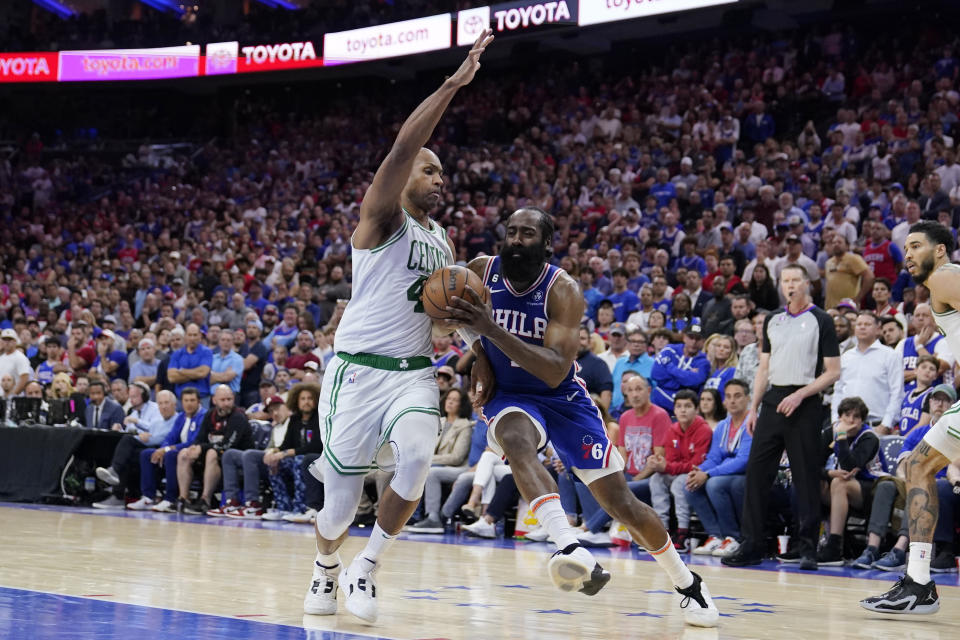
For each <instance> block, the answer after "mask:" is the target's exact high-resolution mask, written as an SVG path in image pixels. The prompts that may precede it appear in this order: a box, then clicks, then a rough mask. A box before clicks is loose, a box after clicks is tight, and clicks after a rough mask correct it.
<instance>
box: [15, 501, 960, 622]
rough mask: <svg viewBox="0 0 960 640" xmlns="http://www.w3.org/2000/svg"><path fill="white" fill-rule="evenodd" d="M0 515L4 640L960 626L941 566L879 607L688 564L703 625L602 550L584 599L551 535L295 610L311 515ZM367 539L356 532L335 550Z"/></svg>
mask: <svg viewBox="0 0 960 640" xmlns="http://www.w3.org/2000/svg"><path fill="white" fill-rule="evenodd" d="M0 522H2V529H0V638H4V639H5V640H27V639H29V640H41V639H46V638H98V639H100V638H113V637H117V638H133V639H135V640H153V638H177V639H180V638H205V639H206V638H216V639H219V638H224V639H225V638H228V637H229V638H231V639H232V640H243V639H244V638H258V639H281V638H282V639H284V640H286V639H287V638H309V639H311V640H321V639H323V640H359V639H361V638H369V637H386V638H399V639H415V638H449V639H450V640H466V639H468V638H469V639H475V638H498V639H500V638H503V639H506V638H537V639H542V638H551V639H552V638H598V639H604V640H608V639H609V640H615V639H640V638H651V639H667V638H690V639H698V638H704V639H706V638H717V639H719V638H761V639H766V638H770V639H774V638H776V639H778V640H781V639H782V640H788V639H793V638H796V639H804V640H806V639H809V638H822V639H829V640H839V639H845V638H871V639H877V640H887V639H889V640H905V639H906V640H909V639H918V640H939V639H943V640H947V639H951V640H955V639H956V638H960V588H958V587H957V586H956V585H957V584H958V578H957V576H956V575H955V574H953V575H948V576H941V577H940V578H938V580H940V583H941V585H942V586H941V587H940V596H941V604H942V608H941V611H940V613H939V614H937V615H935V616H931V617H926V618H922V619H917V618H910V619H902V618H881V617H877V616H874V615H872V614H870V613H868V612H866V611H863V610H862V609H860V608H859V607H858V606H857V601H858V600H859V599H860V598H862V597H864V596H865V595H870V594H875V593H879V592H880V591H882V590H885V589H886V588H887V586H888V585H889V584H891V582H892V579H894V578H895V577H894V576H884V575H882V574H879V572H870V573H868V575H870V576H872V578H873V579H863V578H851V577H846V576H847V575H849V574H850V572H849V571H846V570H833V571H831V570H830V569H826V568H825V569H822V570H821V571H820V572H818V573H816V574H812V575H811V574H800V573H797V572H790V571H774V570H762V569H761V570H757V569H729V568H725V567H720V566H719V565H718V564H717V563H716V561H715V560H713V559H706V560H705V561H704V563H705V564H702V565H698V567H697V568H696V570H697V571H698V572H699V573H700V574H701V575H702V576H703V577H704V579H705V580H706V581H707V583H708V584H709V585H710V588H711V590H712V592H713V594H714V596H715V597H718V600H717V604H718V606H720V608H721V612H722V613H723V614H724V617H723V618H722V622H721V626H720V628H719V629H717V630H697V629H693V628H689V627H685V626H684V625H683V621H682V618H681V616H680V609H679V597H678V596H677V595H676V594H674V593H672V590H671V586H670V584H669V583H668V581H667V579H666V578H665V576H664V575H663V574H662V573H661V572H660V571H659V570H658V569H657V566H656V564H655V563H653V562H650V561H647V560H645V559H644V558H645V557H646V556H644V555H643V554H638V553H636V552H631V551H611V552H607V551H600V552H599V553H598V556H599V557H600V559H601V562H603V564H604V565H605V566H606V567H607V568H609V569H610V571H611V572H612V573H613V580H612V581H611V583H610V584H609V585H608V586H607V587H606V588H605V589H604V590H603V591H602V592H601V593H600V594H599V595H597V596H596V597H594V598H587V597H586V596H582V595H579V594H573V595H568V594H562V593H560V592H559V591H556V590H555V589H554V588H553V587H552V585H551V584H550V582H549V579H548V578H547V576H546V573H545V563H546V560H547V557H548V555H549V552H550V551H552V547H551V546H549V545H547V544H543V543H541V544H530V543H527V544H524V543H517V544H516V545H514V544H513V542H512V541H498V542H495V543H492V544H491V543H489V542H487V541H477V540H471V539H460V540H457V539H451V538H452V536H451V537H444V538H442V540H445V541H449V542H455V544H448V543H445V542H431V541H429V540H437V539H439V538H435V537H429V536H418V537H416V538H419V539H410V538H407V539H403V540H399V541H398V542H397V543H396V544H395V545H394V547H393V548H392V549H391V553H390V556H389V558H388V560H387V561H386V562H385V563H384V565H383V567H382V568H381V570H380V573H379V590H380V591H381V593H382V600H381V615H380V621H379V622H378V623H377V625H375V626H367V625H364V624H361V623H359V621H357V620H356V619H354V618H353V617H352V616H350V615H349V614H347V613H346V612H345V611H344V610H343V605H342V599H341V612H342V613H341V614H340V615H338V616H330V617H317V616H304V615H303V613H302V611H301V603H302V598H303V593H304V589H305V588H306V586H307V583H308V579H309V576H310V566H311V561H312V558H313V554H314V549H315V547H314V542H313V534H312V528H311V527H307V526H302V525H291V524H284V525H272V524H271V525H264V524H261V523H242V522H235V521H228V522H223V521H213V520H211V519H204V518H189V517H179V516H175V515H165V514H164V515H161V514H148V515H140V514H125V515H124V514H121V515H120V517H116V516H114V515H105V514H102V513H93V512H90V511H88V510H81V509H38V508H20V507H17V506H14V505H7V506H0ZM212 525H215V526H212ZM364 542H365V539H364V538H362V537H358V536H352V537H350V538H349V539H348V540H347V542H346V543H345V544H344V547H343V556H344V558H345V559H346V560H349V559H350V558H351V557H352V555H353V554H354V553H355V552H357V551H358V550H359V549H361V548H362V546H363V544H364ZM697 562H699V559H697ZM772 566H773V565H767V568H769V567H772ZM858 575H859V574H858ZM878 577H880V578H882V579H876V578H878ZM948 585H952V586H948ZM51 594H56V595H51ZM63 596H77V597H72V598H65V597H63ZM341 598H342V594H341ZM116 603H122V604H116ZM131 605H132V606H131ZM184 612H186V613H184ZM201 614H202V615H201Z"/></svg>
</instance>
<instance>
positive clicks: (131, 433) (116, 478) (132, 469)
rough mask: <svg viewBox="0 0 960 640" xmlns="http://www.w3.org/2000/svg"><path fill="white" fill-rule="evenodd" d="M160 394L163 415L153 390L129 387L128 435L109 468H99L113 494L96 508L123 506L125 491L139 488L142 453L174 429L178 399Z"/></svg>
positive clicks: (142, 387) (121, 442) (118, 444)
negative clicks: (153, 395) (152, 396)
mask: <svg viewBox="0 0 960 640" xmlns="http://www.w3.org/2000/svg"><path fill="white" fill-rule="evenodd" d="M157 395H158V396H159V401H160V402H161V403H163V405H164V408H165V410H164V411H163V412H161V410H160V407H159V405H158V403H157V402H153V401H152V400H150V387H148V386H147V385H145V384H143V383H142V382H138V383H135V384H134V385H133V386H132V387H130V415H128V416H127V417H126V418H124V420H123V424H124V428H125V429H126V431H127V432H128V434H127V435H125V436H124V437H123V438H121V439H120V442H118V443H117V448H116V449H114V451H113V459H112V460H111V461H110V466H109V467H97V477H98V478H99V479H100V480H102V481H103V482H106V483H107V484H108V485H110V486H111V487H113V491H112V493H111V495H110V497H108V498H107V499H106V500H104V501H102V502H95V503H94V504H93V507H94V508H95V509H122V508H123V507H124V505H125V502H124V500H123V496H124V493H125V492H126V490H127V489H128V488H129V489H130V490H131V491H136V488H137V487H139V486H140V482H139V480H140V468H139V460H140V451H141V450H142V449H145V448H146V447H156V446H158V445H159V444H160V443H161V442H163V441H164V440H165V439H166V437H167V434H169V433H170V430H171V429H173V424H174V422H175V420H176V413H177V400H176V398H175V397H172V396H173V394H171V393H170V392H169V391H161V392H160V393H159V394H157Z"/></svg>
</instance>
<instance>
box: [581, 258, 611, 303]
mask: <svg viewBox="0 0 960 640" xmlns="http://www.w3.org/2000/svg"><path fill="white" fill-rule="evenodd" d="M587 266H588V267H589V269H590V270H591V271H593V286H595V287H596V288H597V290H598V291H600V293H602V294H603V295H604V297H606V296H608V295H610V293H611V292H612V291H613V282H612V281H611V280H610V278H608V277H607V276H606V275H604V272H603V258H601V257H600V256H593V257H592V258H590V261H589V262H588V263H587Z"/></svg>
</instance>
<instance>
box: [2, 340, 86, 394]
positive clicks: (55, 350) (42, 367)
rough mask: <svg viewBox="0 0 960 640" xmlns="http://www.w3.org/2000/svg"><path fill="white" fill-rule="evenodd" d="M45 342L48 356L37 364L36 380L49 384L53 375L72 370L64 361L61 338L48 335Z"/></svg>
mask: <svg viewBox="0 0 960 640" xmlns="http://www.w3.org/2000/svg"><path fill="white" fill-rule="evenodd" d="M43 344H44V345H45V346H46V348H47V358H46V360H44V361H43V362H41V363H40V364H39V365H38V366H37V372H36V380H37V381H39V382H40V383H41V384H44V385H49V384H50V383H51V382H53V376H55V375H57V374H58V373H68V372H69V371H70V370H69V369H68V368H67V365H66V364H64V362H63V345H61V344H60V340H58V339H57V338H55V337H53V336H47V337H45V338H43ZM0 358H2V356H0Z"/></svg>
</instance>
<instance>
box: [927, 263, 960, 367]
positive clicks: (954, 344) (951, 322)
mask: <svg viewBox="0 0 960 640" xmlns="http://www.w3.org/2000/svg"><path fill="white" fill-rule="evenodd" d="M940 268H941V269H947V270H949V271H950V272H951V273H953V274H955V276H954V277H958V278H960V265H956V264H952V263H947V264H945V265H943V266H942V267H940ZM933 320H934V322H936V323H937V328H939V329H940V333H942V334H943V337H944V338H945V339H946V341H947V346H948V347H950V352H951V353H952V354H953V357H954V358H957V357H960V311H957V310H956V309H953V308H950V309H948V310H947V311H945V312H943V313H937V312H936V311H934V312H933Z"/></svg>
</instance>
